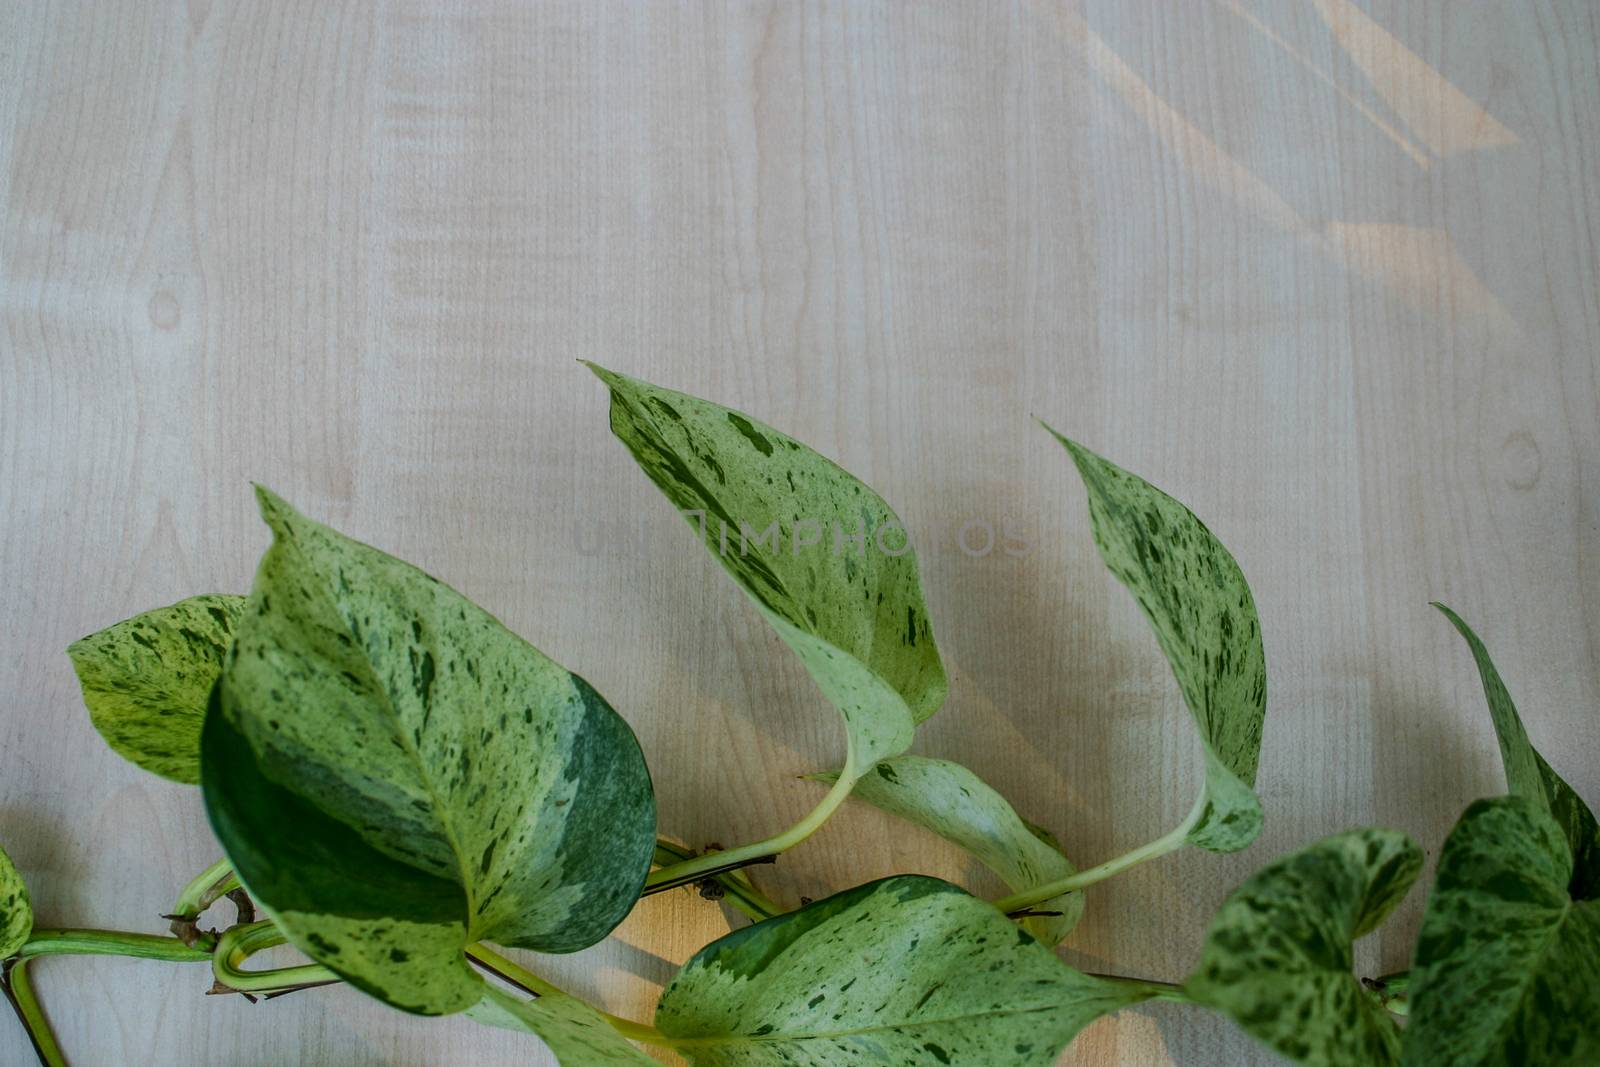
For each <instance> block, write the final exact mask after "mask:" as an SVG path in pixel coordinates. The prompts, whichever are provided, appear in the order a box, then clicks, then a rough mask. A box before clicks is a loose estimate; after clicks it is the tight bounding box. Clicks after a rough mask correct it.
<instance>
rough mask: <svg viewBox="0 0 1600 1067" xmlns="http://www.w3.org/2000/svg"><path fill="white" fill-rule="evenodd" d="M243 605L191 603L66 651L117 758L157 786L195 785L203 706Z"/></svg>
mask: <svg viewBox="0 0 1600 1067" xmlns="http://www.w3.org/2000/svg"><path fill="white" fill-rule="evenodd" d="M243 606H244V597H242V596H227V595H223V594H216V595H207V596H196V597H190V598H189V599H188V600H180V601H178V603H176V604H172V605H170V606H168V607H164V608H157V609H155V610H154V611H147V612H144V613H143V614H141V615H135V616H134V617H133V618H131V619H124V620H123V621H122V622H119V623H117V624H116V625H115V626H109V627H107V628H106V629H104V630H101V631H99V632H98V633H93V634H90V635H89V636H88V637H85V638H83V639H82V640H79V641H75V642H73V644H72V646H71V647H69V648H68V649H67V655H69V656H71V657H72V667H73V670H75V671H77V673H78V683H79V684H80V685H81V686H82V687H83V702H84V703H85V704H86V705H88V707H89V719H90V721H91V722H93V723H94V728H95V729H96V730H98V731H100V736H101V737H103V738H105V740H106V743H107V744H108V745H110V746H111V747H112V748H113V749H115V750H116V752H117V754H118V755H120V756H122V757H123V758H124V759H127V760H129V761H130V762H133V763H136V764H138V765H139V766H140V767H143V768H144V769H145V770H147V771H153V772H155V773H156V774H159V775H161V776H162V777H163V778H171V779H172V780H173V781H175V782H184V783H187V784H189V785H193V784H194V783H196V782H198V781H199V780H200V726H201V723H203V722H204V721H205V716H206V701H207V700H208V699H209V698H210V696H211V687H212V685H214V684H215V683H216V680H217V675H218V674H220V673H222V661H223V657H224V656H225V655H226V654H227V651H228V646H229V645H231V644H232V643H233V629H234V626H235V624H236V623H237V622H238V619H239V612H240V610H241V609H242V608H243Z"/></svg>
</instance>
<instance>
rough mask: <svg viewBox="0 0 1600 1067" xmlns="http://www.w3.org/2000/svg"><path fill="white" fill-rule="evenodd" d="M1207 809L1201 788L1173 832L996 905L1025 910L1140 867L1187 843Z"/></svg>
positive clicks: (1006, 909)
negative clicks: (1187, 813) (1190, 807)
mask: <svg viewBox="0 0 1600 1067" xmlns="http://www.w3.org/2000/svg"><path fill="white" fill-rule="evenodd" d="M1205 810H1206V794H1205V791H1204V790H1201V792H1200V796H1199V797H1198V798H1197V799H1196V800H1195V802H1194V808H1193V809H1192V810H1190V812H1189V815H1188V817H1187V818H1185V819H1184V820H1183V822H1181V823H1179V824H1178V825H1177V826H1175V827H1173V829H1172V830H1171V831H1170V832H1168V833H1165V834H1162V835H1161V836H1160V837H1158V838H1156V839H1155V840H1154V841H1151V842H1148V843H1146V844H1143V845H1140V846H1139V847H1138V848H1136V849H1133V850H1131V851H1129V852H1124V853H1123V854H1122V855H1120V856H1117V857H1116V858H1114V859H1109V860H1106V861H1105V862H1104V863H1102V864H1099V865H1098V866H1094V867H1090V868H1088V869H1087V870H1082V871H1078V872H1077V873H1075V874H1069V875H1067V877H1065V878H1060V879H1057V880H1056V881H1054V882H1047V883H1045V884H1044V885H1041V886H1035V887H1034V888H1032V889H1028V890H1024V891H1023V892H1021V893H1013V894H1012V895H1011V896H1009V897H1002V898H1001V899H999V900H997V901H995V902H994V906H995V907H997V908H999V909H1000V910H1001V911H1003V912H1005V913H1006V914H1007V915H1010V914H1012V913H1014V912H1019V911H1026V910H1027V909H1029V908H1031V907H1033V906H1034V905H1035V904H1042V903H1044V902H1045V901H1047V900H1053V899H1054V898H1056V897H1059V896H1061V895H1062V894H1063V893H1071V892H1074V891H1076V890H1079V889H1084V888H1086V887H1088V886H1091V885H1094V884H1095V883H1096V882H1102V881H1105V880H1106V879H1107V878H1110V877H1111V876H1112V875H1114V874H1120V873H1122V872H1123V871H1126V870H1128V869H1129V868H1131V867H1137V866H1138V865H1139V864H1141V863H1144V862H1145V861H1147V860H1153V859H1155V858H1156V857H1157V856H1165V855H1166V854H1167V853H1169V852H1174V851H1176V850H1178V849H1180V848H1182V847H1183V845H1184V843H1185V842H1186V841H1187V840H1188V838H1189V831H1190V830H1192V829H1194V827H1195V824H1196V823H1198V822H1199V821H1200V816H1201V815H1202V814H1203V813H1204V812H1205Z"/></svg>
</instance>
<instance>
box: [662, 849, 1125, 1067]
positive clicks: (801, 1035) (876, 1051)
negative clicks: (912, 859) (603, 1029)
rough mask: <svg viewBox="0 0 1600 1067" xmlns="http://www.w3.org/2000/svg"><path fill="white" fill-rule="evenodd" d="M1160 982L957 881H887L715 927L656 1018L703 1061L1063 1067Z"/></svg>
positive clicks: (708, 1064)
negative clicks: (1048, 939)
mask: <svg viewBox="0 0 1600 1067" xmlns="http://www.w3.org/2000/svg"><path fill="white" fill-rule="evenodd" d="M1150 995H1151V992H1150V991H1149V990H1147V989H1144V988H1140V987H1137V986H1135V985H1130V984H1124V983H1113V982H1109V981H1106V980H1104V979H1099V978H1093V977H1090V976H1089V975H1086V974H1082V973H1080V972H1078V971H1076V970H1073V969H1072V968H1071V967H1069V966H1067V965H1066V964H1065V963H1063V962H1062V961H1061V960H1059V959H1057V958H1056V956H1055V954H1054V953H1053V952H1051V951H1050V950H1049V949H1047V948H1045V947H1044V946H1043V945H1041V944H1039V943H1038V942H1037V941H1035V940H1034V939H1033V937H1032V936H1031V935H1030V934H1028V933H1027V932H1026V931H1024V930H1019V929H1017V928H1016V927H1015V926H1013V925H1012V924H1011V923H1010V922H1009V921H1008V920H1007V919H1006V918H1005V916H1004V915H1002V914H1001V913H1000V912H998V911H996V910H995V909H994V907H992V906H991V905H989V904H986V903H985V902H983V901H981V900H977V899H976V898H974V897H971V896H968V895H967V894H966V893H964V892H962V891H961V890H960V889H958V888H956V887H955V886H953V885H950V884H949V883H947V882H941V881H939V880H938V879H934V878H924V877H920V876H913V875H904V876H900V877H896V878H888V879H885V880H883V881H879V882H872V883H869V884H867V885H864V886H859V887H857V888H855V889H851V890H847V891H846V892H844V893H840V894H838V895H837V896H833V897H829V898H828V899H826V900H821V901H818V902H817V903H815V904H811V905H808V906H807V907H805V908H802V909H801V910H799V911H796V912H791V913H789V914H787V915H782V916H779V917H778V918H775V919H768V920H766V921H765V922H761V923H757V924H756V925H754V926H750V927H746V928H745V929H743V930H739V931H737V932H735V933H732V934H729V935H727V936H726V937H723V938H721V939H720V940H718V941H714V942H712V943H711V944H710V945H708V946H707V947H706V948H704V949H702V950H701V951H700V952H699V953H698V954H696V955H695V957H694V958H693V959H691V960H690V961H689V962H688V963H687V964H685V965H684V967H683V970H682V971H680V972H679V973H678V976H677V977H676V978H674V979H673V981H672V984H671V985H669V986H668V987H667V988H666V990H665V991H664V992H663V993H662V995H661V1002H660V1005H659V1007H658V1009H657V1012H656V1026H657V1027H658V1028H659V1029H660V1030H661V1032H662V1033H664V1034H666V1035H668V1036H669V1037H671V1038H673V1039H674V1041H673V1047H674V1048H676V1049H677V1050H678V1052H679V1053H680V1054H682V1055H683V1056H685V1057H687V1058H688V1060H689V1061H690V1062H691V1063H693V1064H695V1065H696V1067H732V1065H735V1064H737V1065H740V1067H764V1065H768V1064H770V1065H774V1067H776V1065H785V1067H837V1065H838V1064H846V1063H848V1064H856V1065H861V1067H868V1065H885V1067H887V1065H891V1064H893V1065H897V1067H898V1065H905V1064H926V1065H930V1067H949V1065H951V1064H983V1065H986V1067H1003V1065H1007V1064H1017V1065H1022V1067H1031V1065H1038V1067H1048V1065H1049V1064H1052V1063H1054V1062H1055V1059H1056V1056H1057V1055H1058V1054H1059V1053H1060V1052H1061V1050H1062V1049H1063V1048H1065V1047H1066V1046H1067V1044H1068V1043H1069V1042H1071V1040H1072V1039H1073V1037H1074V1036H1076V1035H1077V1033H1078V1031H1079V1030H1081V1029H1083V1027H1084V1026H1086V1025H1088V1023H1090V1022H1092V1021H1093V1020H1094V1019H1097V1018H1099V1017H1100V1016H1101V1015H1105V1014H1107V1013H1110V1012H1114V1011H1117V1010H1118V1009H1120V1008H1123V1007H1126V1006H1128V1005H1130V1004H1134V1003H1137V1002H1139V1001H1141V1000H1144V999H1147V998H1148V997H1149V996H1150Z"/></svg>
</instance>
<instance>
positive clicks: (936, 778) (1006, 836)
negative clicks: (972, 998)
mask: <svg viewBox="0 0 1600 1067" xmlns="http://www.w3.org/2000/svg"><path fill="white" fill-rule="evenodd" d="M807 777H808V778H811V779H812V780H814V781H820V782H832V781H834V780H835V779H837V777H838V775H836V774H813V775H807ZM851 796H852V797H853V798H855V799H857V800H864V801H866V802H867V803H868V804H871V805H872V806H873V807H876V808H881V809H882V810H884V811H886V812H888V813H889V814H891V815H895V816H898V817H899V818H902V819H904V820H906V821H907V822H909V823H913V824H915V825H917V826H920V827H922V828H923V829H925V830H931V831H933V832H934V833H936V834H938V835H939V836H940V837H942V838H944V839H945V840H946V841H949V842H951V843H952V844H955V845H958V846H960V847H961V848H964V849H966V850H967V851H968V852H970V853H972V855H973V856H975V857H977V859H978V861H979V862H980V863H982V864H983V865H984V866H985V867H987V868H989V869H990V870H991V871H993V872H994V873H995V874H997V875H999V876H1000V879H1001V880H1002V881H1003V882H1005V884H1006V885H1007V886H1009V887H1010V888H1011V889H1012V890H1014V891H1016V892H1019V893H1020V892H1023V891H1025V890H1028V889H1032V888H1034V887H1035V886H1040V885H1046V884H1048V883H1050V882H1056V881H1059V880H1061V879H1062V878H1065V877H1067V876H1068V875H1070V874H1072V873H1073V870H1074V868H1073V866H1072V863H1071V862H1070V861H1069V860H1068V859H1067V857H1066V856H1065V855H1063V854H1062V852H1061V849H1060V847H1059V846H1058V845H1056V844H1055V843H1054V841H1052V840H1050V839H1049V838H1048V835H1047V834H1045V833H1044V832H1043V831H1041V830H1039V829H1038V828H1037V827H1034V826H1032V825H1030V824H1029V823H1027V822H1025V821H1024V820H1023V819H1021V818H1020V817H1018V815H1017V813H1016V811H1015V810H1013V808H1012V807H1011V805H1010V804H1009V803H1007V801H1006V799H1005V797H1002V796H1001V795H1000V794H999V793H997V792H995V791H994V790H993V789H992V788H990V787H989V786H988V785H987V784H985V783H984V781H983V780H982V779H981V778H979V777H978V776H977V775H976V774H973V773H972V772H971V771H970V770H968V769H967V768H965V767H963V766H961V765H960V764H959V763H952V762H950V761H949V760H941V759H930V758H928V757H926V756H896V757H895V758H893V759H889V760H884V761H883V762H881V763H879V764H878V765H877V766H875V767H873V768H872V770H871V771H870V772H869V773H867V774H865V775H863V776H862V777H861V779H860V781H858V782H857V783H856V788H855V790H854V792H852V793H851ZM1030 910H1032V911H1037V912H1052V911H1054V912H1059V913H1060V914H1059V915H1038V916H1034V917H1031V918H1028V919H1025V920H1023V923H1024V925H1025V926H1026V927H1027V928H1028V931H1029V932H1030V933H1032V934H1033V936H1034V937H1036V938H1038V939H1039V940H1040V941H1042V942H1044V943H1045V944H1046V945H1055V944H1057V943H1059V942H1060V941H1061V939H1062V938H1063V937H1065V936H1066V935H1067V933H1068V932H1069V931H1071V929H1072V928H1073V927H1074V926H1076V925H1077V924H1078V920H1079V919H1080V918H1082V917H1083V894H1082V893H1067V894H1065V895H1064V896H1059V897H1055V898H1054V899H1052V900H1047V901H1044V902H1042V903H1039V904H1035V905H1033V907H1032V908H1031V909H1030Z"/></svg>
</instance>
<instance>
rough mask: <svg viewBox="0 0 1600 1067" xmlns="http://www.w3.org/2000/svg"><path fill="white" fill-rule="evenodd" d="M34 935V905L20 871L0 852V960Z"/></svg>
mask: <svg viewBox="0 0 1600 1067" xmlns="http://www.w3.org/2000/svg"><path fill="white" fill-rule="evenodd" d="M32 933H33V902H32V901H31V900H29V899H28V886H27V883H25V882H23V880H22V872H21V871H19V870H17V865H16V864H15V863H12V862H11V857H10V856H8V855H6V852H5V849H0V960H4V959H10V958H11V957H12V956H15V955H16V954H17V950H18V949H20V948H21V947H22V946H23V945H26V944H27V943H28V937H29V936H30V935H31V934H32Z"/></svg>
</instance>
